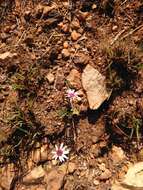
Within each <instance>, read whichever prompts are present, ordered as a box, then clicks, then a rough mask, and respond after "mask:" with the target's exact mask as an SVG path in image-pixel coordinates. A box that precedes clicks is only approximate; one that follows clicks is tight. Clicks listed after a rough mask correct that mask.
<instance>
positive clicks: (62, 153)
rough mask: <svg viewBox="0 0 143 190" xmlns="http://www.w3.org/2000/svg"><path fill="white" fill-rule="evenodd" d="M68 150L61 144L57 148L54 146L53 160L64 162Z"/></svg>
mask: <svg viewBox="0 0 143 190" xmlns="http://www.w3.org/2000/svg"><path fill="white" fill-rule="evenodd" d="M69 152H70V150H69V149H68V148H67V146H64V144H63V143H61V145H60V146H59V147H58V146H57V145H55V151H52V154H53V159H55V160H59V161H60V162H64V161H65V160H67V159H68V156H67V155H68V154H69Z"/></svg>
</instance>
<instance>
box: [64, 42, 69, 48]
mask: <svg viewBox="0 0 143 190" xmlns="http://www.w3.org/2000/svg"><path fill="white" fill-rule="evenodd" d="M63 47H64V49H67V48H68V47H69V44H68V42H67V41H65V42H64V43H63Z"/></svg>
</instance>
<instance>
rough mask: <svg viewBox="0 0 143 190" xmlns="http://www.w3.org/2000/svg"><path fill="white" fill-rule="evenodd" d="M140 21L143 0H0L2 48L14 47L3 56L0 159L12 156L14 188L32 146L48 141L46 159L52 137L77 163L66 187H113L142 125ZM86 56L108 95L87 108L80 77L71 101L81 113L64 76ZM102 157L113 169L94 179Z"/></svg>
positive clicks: (136, 143)
mask: <svg viewBox="0 0 143 190" xmlns="http://www.w3.org/2000/svg"><path fill="white" fill-rule="evenodd" d="M142 23H143V2H142V0H134V1H128V0H127V1H125V0H121V1H114V0H102V1H98V0H89V1H86V0H83V1H81V0H77V1H75V0H69V1H66V0H65V1H59V0H54V1H50V0H43V1H41V0H36V1H33V0H24V1H21V0H15V1H13V0H1V1H0V55H2V53H5V52H10V53H11V56H7V57H6V58H4V59H3V58H0V145H1V151H0V153H1V157H0V160H1V166H5V165H6V164H8V163H11V162H12V163H14V164H15V167H16V168H17V169H18V172H16V174H15V175H16V180H15V185H14V187H13V189H17V185H18V184H19V185H20V184H21V182H20V180H19V178H18V177H17V175H20V176H21V175H22V174H23V173H24V172H25V171H27V168H28V166H27V160H28V157H29V155H31V151H33V149H34V150H35V149H36V148H37V144H39V145H38V146H39V147H40V146H42V145H43V143H45V141H46V143H47V144H48V156H47V161H46V162H44V163H46V164H47V163H48V164H50V163H51V151H52V150H53V148H54V145H55V144H60V143H61V142H64V144H65V145H67V146H68V147H69V148H70V149H71V155H70V157H71V159H72V158H73V162H75V163H76V165H77V169H76V172H75V173H74V175H73V177H71V176H70V175H67V176H66V177H65V182H64V185H63V187H62V188H61V189H64V190H76V189H78V190H79V189H86V190H87V189H89V190H91V189H96V190H98V189H99V190H104V189H110V187H111V182H112V181H113V180H114V179H118V178H120V172H121V171H120V169H121V168H123V171H122V172H123V173H124V171H125V170H126V169H125V166H126V162H127V160H128V159H129V158H130V159H131V155H136V156H137V155H138V154H137V153H138V152H139V151H140V149H141V148H142V133H143V130H142V123H143V24H142ZM74 30H75V31H76V35H77V39H73V37H72V32H73V31H74ZM78 35H79V36H78ZM65 42H66V43H65ZM67 43H68V45H67ZM66 45H67V46H68V47H67V46H66ZM64 48H65V49H68V52H67V51H65V52H63V51H62V50H63V49H64ZM0 57H1V56H0ZM88 63H89V64H90V65H92V66H93V67H94V68H95V69H97V70H98V71H99V72H100V73H102V74H103V75H104V76H106V81H107V87H108V91H109V92H110V93H111V96H110V98H109V99H108V100H107V101H105V102H104V103H103V104H102V105H101V106H100V108H99V109H97V110H90V109H89V108H88V103H87V99H86V95H85V93H84V91H83V89H82V85H81V81H78V80H77V81H76V85H75V86H74V88H75V90H77V91H79V90H82V91H83V94H82V98H81V99H82V100H81V102H80V103H76V106H77V108H78V109H79V114H77V115H72V114H70V113H69V112H70V111H69V110H70V103H69V100H68V98H67V97H66V90H67V89H68V88H69V87H70V84H69V83H68V81H67V77H68V75H69V74H70V71H71V70H72V69H76V70H78V71H79V75H80V74H81V73H82V71H83V69H84V67H85V65H86V64H88ZM49 73H51V74H52V76H54V79H53V81H50V80H48V74H49ZM65 110H66V111H65ZM61 113H62V114H61ZM63 114H64V116H63ZM61 115H62V116H61ZM113 145H116V146H120V147H122V148H123V150H124V151H125V154H126V155H127V157H126V159H125V160H124V164H123V163H122V162H120V164H118V166H117V165H116V164H115V163H113V160H114V158H112V156H114V155H112V147H113ZM111 155H112V156H111ZM83 163H85V165H86V169H85V168H84V165H83ZM101 163H105V165H106V167H107V168H108V169H109V170H110V172H111V176H106V177H105V179H104V178H103V179H102V178H100V179H98V177H99V176H100V174H101V173H100V172H101V171H99V165H100V164H101ZM38 164H41V162H40V161H38V163H36V164H35V163H34V164H33V165H34V166H35V165H38ZM42 164H43V162H42ZM32 167H33V166H32ZM94 169H96V172H97V173H94V175H93V176H92V174H91V173H92V172H93V171H92V170H94ZM85 171H86V172H85ZM19 173H20V174H19ZM121 175H122V174H121ZM93 179H98V180H99V181H100V183H99V184H97V185H95V184H94V180H93ZM34 188H36V186H35V187H33V189H34ZM37 189H38V188H37ZM39 189H40V188H39ZM41 189H42V187H41Z"/></svg>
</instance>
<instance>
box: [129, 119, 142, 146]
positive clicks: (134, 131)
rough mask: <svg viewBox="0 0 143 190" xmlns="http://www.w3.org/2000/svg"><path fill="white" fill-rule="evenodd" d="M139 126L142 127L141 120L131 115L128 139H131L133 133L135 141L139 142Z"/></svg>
mask: <svg viewBox="0 0 143 190" xmlns="http://www.w3.org/2000/svg"><path fill="white" fill-rule="evenodd" d="M141 127H142V120H141V119H138V118H136V117H135V116H133V117H132V129H131V134H130V139H132V137H133V134H135V136H136V138H137V142H140V138H141Z"/></svg>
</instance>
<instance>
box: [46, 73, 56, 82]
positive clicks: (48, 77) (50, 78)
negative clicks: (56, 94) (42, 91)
mask: <svg viewBox="0 0 143 190" xmlns="http://www.w3.org/2000/svg"><path fill="white" fill-rule="evenodd" d="M46 78H47V80H48V82H49V84H53V83H54V80H55V77H54V75H53V74H52V73H48V74H47V76H46Z"/></svg>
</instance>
